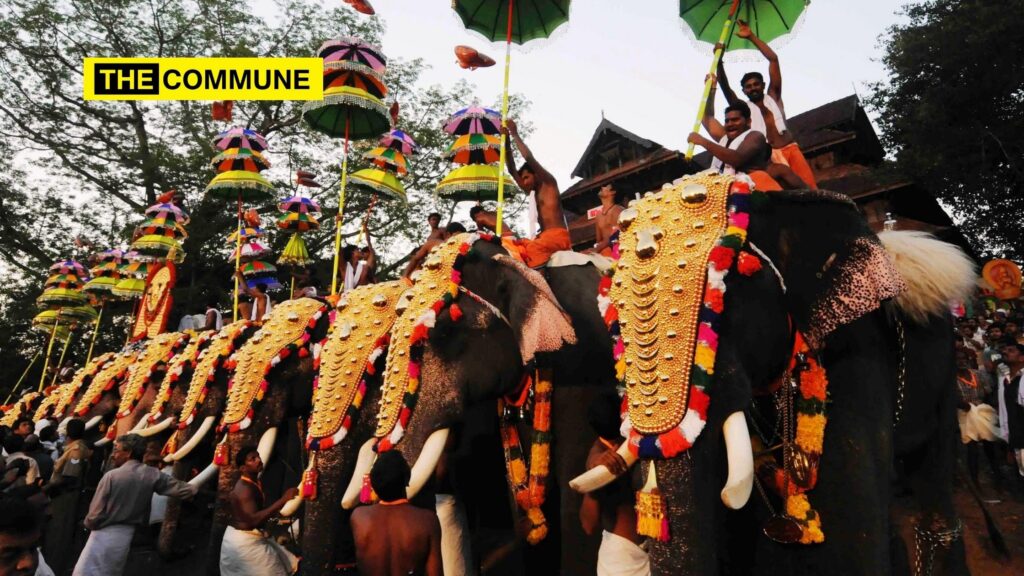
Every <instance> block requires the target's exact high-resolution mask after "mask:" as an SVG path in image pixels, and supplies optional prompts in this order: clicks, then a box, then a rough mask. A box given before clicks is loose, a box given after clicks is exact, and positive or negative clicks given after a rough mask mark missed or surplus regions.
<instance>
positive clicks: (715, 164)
mask: <svg viewBox="0 0 1024 576" xmlns="http://www.w3.org/2000/svg"><path fill="white" fill-rule="evenodd" d="M751 132H753V130H752V129H751V130H747V131H746V132H744V133H743V134H740V135H739V136H737V137H735V138H733V139H732V142H729V136H728V135H725V136H722V139H721V140H719V141H718V143H719V144H720V145H722V146H725V147H726V148H728V149H729V150H738V149H739V147H740V144H742V143H743V141H744V140H746V138H747V136H748V135H749V134H750V133H751ZM762 134H763V132H762ZM711 169H712V170H714V171H715V172H719V173H722V174H727V175H730V176H732V175H734V174H736V168H735V167H733V166H730V165H729V164H726V163H725V162H722V161H721V160H719V159H718V158H715V159H714V160H712V161H711Z"/></svg>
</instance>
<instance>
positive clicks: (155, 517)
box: [149, 466, 171, 525]
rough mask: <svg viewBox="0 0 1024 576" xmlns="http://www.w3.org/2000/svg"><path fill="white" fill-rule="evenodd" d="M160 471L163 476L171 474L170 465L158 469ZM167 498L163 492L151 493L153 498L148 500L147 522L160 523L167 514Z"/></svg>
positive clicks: (151, 523)
mask: <svg viewBox="0 0 1024 576" xmlns="http://www.w3.org/2000/svg"><path fill="white" fill-rule="evenodd" d="M160 473H161V474H163V475H164V476H167V477H170V476H171V467H170V466H167V467H165V468H161V469H160ZM167 500H168V497H167V496H164V495H163V494H157V493H156V492H154V493H153V499H152V500H150V501H149V524H150V525H153V524H160V523H161V522H163V521H164V517H165V516H167Z"/></svg>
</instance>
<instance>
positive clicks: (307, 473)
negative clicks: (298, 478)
mask: <svg viewBox="0 0 1024 576" xmlns="http://www.w3.org/2000/svg"><path fill="white" fill-rule="evenodd" d="M317 477H318V473H317V471H316V452H312V453H310V456H309V466H306V469H305V470H304V471H303V472H302V487H301V489H300V491H299V494H300V495H301V496H302V499H303V500H316V482H317Z"/></svg>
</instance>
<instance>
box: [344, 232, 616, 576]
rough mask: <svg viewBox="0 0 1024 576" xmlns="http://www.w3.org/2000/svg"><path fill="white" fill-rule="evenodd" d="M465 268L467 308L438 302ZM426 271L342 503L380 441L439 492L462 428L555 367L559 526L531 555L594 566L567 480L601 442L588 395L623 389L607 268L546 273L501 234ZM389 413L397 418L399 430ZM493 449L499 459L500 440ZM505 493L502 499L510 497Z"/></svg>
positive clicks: (552, 499) (591, 542) (448, 246)
mask: <svg viewBox="0 0 1024 576" xmlns="http://www.w3.org/2000/svg"><path fill="white" fill-rule="evenodd" d="M460 254H461V256H460ZM460 258H461V259H462V262H461V267H460V265H459V259H460ZM453 260H454V261H455V264H454V268H456V269H455V271H454V272H453V267H452V262H453ZM456 272H457V277H458V278H459V279H460V280H461V283H460V284H459V288H458V292H457V294H459V296H458V298H457V299H453V300H454V302H455V304H456V306H447V305H445V306H440V305H438V304H437V302H440V301H443V300H444V294H445V288H444V287H445V286H448V275H449V274H451V275H452V276H453V277H455V276H456ZM421 274H422V276H421V277H420V278H418V279H417V280H416V283H415V285H414V286H413V289H412V291H411V292H410V294H409V300H410V301H411V302H410V305H409V307H408V309H406V310H405V312H404V313H403V314H402V316H401V317H400V318H399V319H398V321H397V322H396V324H395V327H394V328H393V329H392V331H391V344H390V346H389V348H388V351H387V360H386V365H385V378H384V381H383V383H382V387H383V388H382V389H383V391H384V393H382V394H381V399H380V401H379V402H378V413H377V423H376V426H377V430H376V432H375V433H374V437H373V438H371V439H370V440H368V441H366V442H365V443H363V445H362V447H361V448H360V453H359V456H358V459H357V462H356V466H355V471H354V473H353V475H352V478H351V480H350V482H349V485H348V488H347V489H346V491H345V494H344V497H343V502H344V503H345V505H346V507H351V506H352V505H354V504H355V502H354V501H355V499H356V498H357V496H358V494H359V491H360V488H361V485H362V482H363V479H364V477H365V476H366V474H367V473H368V471H369V469H370V467H371V465H372V461H373V453H374V452H373V451H374V449H375V448H374V444H376V449H377V450H379V449H380V443H381V442H387V443H391V444H393V445H394V448H395V449H397V450H399V451H400V452H401V454H402V455H403V456H404V457H405V458H406V460H407V461H408V462H409V463H410V466H411V469H412V476H411V480H410V484H409V489H408V493H409V496H410V498H415V497H416V496H417V495H418V494H419V493H420V491H421V490H423V491H424V492H425V494H428V495H429V496H430V498H432V494H430V492H431V487H430V486H429V483H430V482H431V479H432V476H433V473H434V469H435V466H436V465H437V463H438V460H439V459H440V457H441V454H442V453H443V452H444V451H445V447H446V445H447V444H449V442H448V438H449V434H450V430H451V429H452V427H457V426H459V425H460V424H462V423H463V422H464V421H465V420H466V419H467V418H468V417H469V416H470V413H471V412H473V411H475V410H477V409H481V408H482V410H484V411H486V413H487V414H489V415H491V416H490V417H491V419H492V420H493V419H494V414H495V411H494V405H495V404H494V403H495V402H496V400H497V399H498V398H501V397H503V396H505V395H508V394H510V393H511V392H513V391H516V390H517V389H520V384H521V383H522V382H523V376H524V375H525V374H528V373H531V372H532V368H533V367H535V366H538V367H545V368H547V369H550V370H551V371H552V382H553V385H554V391H553V395H552V396H553V399H552V408H551V412H552V414H554V415H555V417H554V418H552V422H551V429H552V437H553V440H552V442H551V451H552V454H551V463H552V465H551V471H550V478H549V481H548V483H547V485H548V494H549V496H548V498H547V500H546V502H545V505H544V506H543V510H544V512H545V514H546V515H547V516H548V517H549V518H550V519H551V520H550V525H551V533H550V534H549V536H548V539H547V542H546V543H545V544H542V545H540V546H537V547H534V548H532V549H531V550H530V551H529V552H528V553H527V555H526V558H525V559H524V560H525V561H526V562H527V564H528V565H529V566H530V568H529V569H530V570H531V572H533V571H537V570H539V571H540V572H541V573H558V572H559V569H560V566H561V569H562V570H563V571H564V573H579V574H582V573H586V572H588V571H592V570H593V566H594V564H595V561H596V550H597V542H596V540H595V539H594V538H588V537H586V536H584V535H583V533H582V528H581V526H580V523H579V520H578V510H579V499H580V496H579V495H578V494H575V493H573V492H572V491H569V490H560V489H558V486H559V485H562V486H564V485H565V484H566V483H567V482H568V480H569V479H570V478H571V477H573V476H575V475H576V474H578V473H580V472H582V471H583V468H584V463H585V461H586V454H587V451H588V450H589V448H590V446H591V444H592V443H593V441H594V439H595V434H594V433H593V432H591V431H590V430H589V427H588V426H587V424H586V421H585V419H584V415H585V413H586V409H587V406H588V404H589V399H590V398H591V397H592V396H594V395H595V393H596V392H597V391H598V390H601V389H602V387H603V388H604V389H610V388H613V387H614V370H613V363H612V360H611V357H612V356H611V351H612V348H611V339H610V337H609V335H608V332H607V330H606V329H605V327H604V324H603V323H602V320H601V317H600V314H599V313H598V310H597V308H596V306H594V305H592V304H591V303H593V302H595V301H596V296H597V285H598V279H599V278H600V274H599V272H598V271H597V270H596V269H595V268H594V267H593V266H591V265H585V266H569V267H565V268H549V269H547V270H545V274H546V276H547V279H546V280H545V276H544V275H542V274H540V273H538V272H536V271H533V270H530V269H528V268H526V267H525V266H523V265H522V264H519V263H518V262H517V261H515V260H513V259H511V258H510V257H509V255H508V253H507V252H506V251H505V250H504V249H503V248H502V247H501V245H500V243H499V242H498V241H497V240H495V239H493V238H490V237H487V236H480V235H459V236H454V237H453V238H452V239H450V240H449V241H448V242H447V243H445V244H442V245H440V246H439V247H437V248H435V250H434V251H433V252H432V253H431V255H430V256H429V257H428V258H427V260H426V262H425V264H424V269H423V270H422V271H421ZM452 293H453V294H455V292H452ZM560 302H561V303H563V304H564V306H560V305H559V303H560ZM453 310H454V312H453ZM431 324H433V326H432V329H430V330H429V331H428V337H427V338H426V339H425V341H424V344H423V348H422V352H421V354H422V361H421V363H420V366H419V373H420V375H421V376H420V381H419V390H418V394H417V396H418V399H417V400H415V409H414V410H412V412H411V415H410V416H409V417H408V418H403V416H402V415H401V413H397V414H396V412H398V411H397V410H395V409H394V408H393V407H394V406H408V405H409V403H410V402H409V400H410V398H409V395H408V394H406V395H404V397H403V395H402V392H403V391H404V390H406V389H407V386H408V382H409V378H408V373H407V369H406V366H407V365H408V364H409V363H410V360H411V359H412V358H413V355H414V354H417V352H416V350H415V347H414V346H412V345H411V340H413V338H411V337H412V336H413V335H415V334H416V333H417V332H418V331H420V330H422V329H423V328H425V327H429V326H430V325H431ZM388 420H391V421H392V422H395V425H393V426H391V427H389V426H388ZM396 430H400V431H401V432H400V433H399V434H396V432H395V431H396ZM463 432H464V434H463V436H464V437H463V438H461V442H466V441H467V440H468V439H467V438H466V437H465V436H467V435H468V431H466V430H464V431H463ZM396 438H397V441H395V440H396ZM449 448H451V447H450V446H449ZM492 450H493V453H497V454H500V452H498V450H499V447H498V442H497V440H496V439H495V440H494V443H493V446H492ZM474 463H475V461H474ZM474 473H476V471H474ZM456 488H458V487H456ZM501 492H506V493H507V489H501ZM501 492H496V493H494V494H493V496H497V497H498V498H499V499H500V498H501V496H500V493H501ZM430 502H432V500H427V501H426V503H425V505H428V506H429V505H430V504H429V503H430ZM559 545H560V546H559ZM559 554H561V558H559Z"/></svg>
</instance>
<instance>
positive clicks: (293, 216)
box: [277, 212, 320, 232]
mask: <svg viewBox="0 0 1024 576" xmlns="http://www.w3.org/2000/svg"><path fill="white" fill-rule="evenodd" d="M277 227H278V228H280V229H282V230H288V231H290V232H308V231H310V230H316V229H318V228H320V222H319V221H317V219H316V217H315V216H313V215H312V214H308V213H304V212H285V213H284V214H281V216H280V217H279V218H278V219H277Z"/></svg>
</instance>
